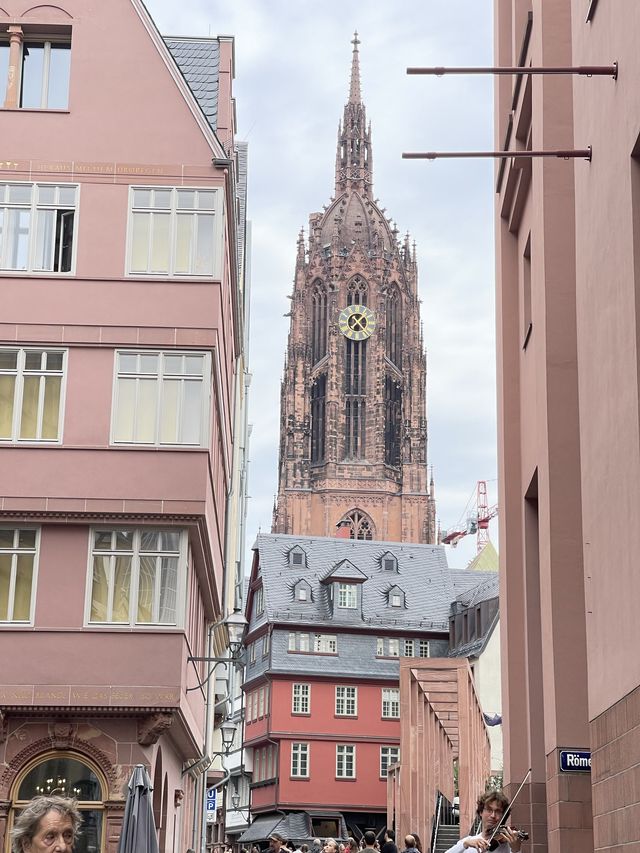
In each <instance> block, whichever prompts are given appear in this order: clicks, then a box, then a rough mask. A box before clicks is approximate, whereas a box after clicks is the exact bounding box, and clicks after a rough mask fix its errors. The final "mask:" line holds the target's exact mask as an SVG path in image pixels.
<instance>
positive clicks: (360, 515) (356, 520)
mask: <svg viewBox="0 0 640 853" xmlns="http://www.w3.org/2000/svg"><path fill="white" fill-rule="evenodd" d="M338 527H347V528H348V530H349V539H366V540H369V541H370V540H371V539H373V538H374V535H375V526H374V524H373V521H372V520H371V519H370V518H369V516H368V515H367V514H366V513H364V512H362V511H361V510H359V509H354V510H352V511H351V512H350V513H348V514H347V515H345V516H343V518H342V519H341V520H340V522H339V523H338Z"/></svg>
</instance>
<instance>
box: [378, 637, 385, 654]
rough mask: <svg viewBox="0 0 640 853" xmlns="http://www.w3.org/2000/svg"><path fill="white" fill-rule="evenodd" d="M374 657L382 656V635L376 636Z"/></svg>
mask: <svg viewBox="0 0 640 853" xmlns="http://www.w3.org/2000/svg"><path fill="white" fill-rule="evenodd" d="M376 657H377V658H383V657H384V637H376Z"/></svg>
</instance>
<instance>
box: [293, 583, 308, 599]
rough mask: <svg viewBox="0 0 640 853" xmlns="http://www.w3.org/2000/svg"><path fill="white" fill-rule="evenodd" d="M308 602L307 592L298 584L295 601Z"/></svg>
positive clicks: (304, 587)
mask: <svg viewBox="0 0 640 853" xmlns="http://www.w3.org/2000/svg"><path fill="white" fill-rule="evenodd" d="M308 600H309V590H308V589H307V587H306V586H305V585H304V584H299V586H297V587H296V601H308Z"/></svg>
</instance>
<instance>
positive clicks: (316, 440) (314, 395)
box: [311, 373, 327, 464]
mask: <svg viewBox="0 0 640 853" xmlns="http://www.w3.org/2000/svg"><path fill="white" fill-rule="evenodd" d="M326 396H327V374H326V373H322V374H321V375H320V376H318V377H316V379H315V380H314V381H313V385H312V386H311V462H312V464H319V463H321V462H324V451H325V402H326Z"/></svg>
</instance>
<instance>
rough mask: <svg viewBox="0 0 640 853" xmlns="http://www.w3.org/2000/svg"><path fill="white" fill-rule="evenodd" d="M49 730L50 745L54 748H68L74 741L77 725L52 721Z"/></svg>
mask: <svg viewBox="0 0 640 853" xmlns="http://www.w3.org/2000/svg"><path fill="white" fill-rule="evenodd" d="M49 731H50V732H51V746H53V747H55V749H68V748H69V747H70V746H71V744H72V743H73V741H74V738H75V735H76V732H77V726H74V725H73V723H69V722H66V721H65V722H60V723H52V724H51V726H49Z"/></svg>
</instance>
